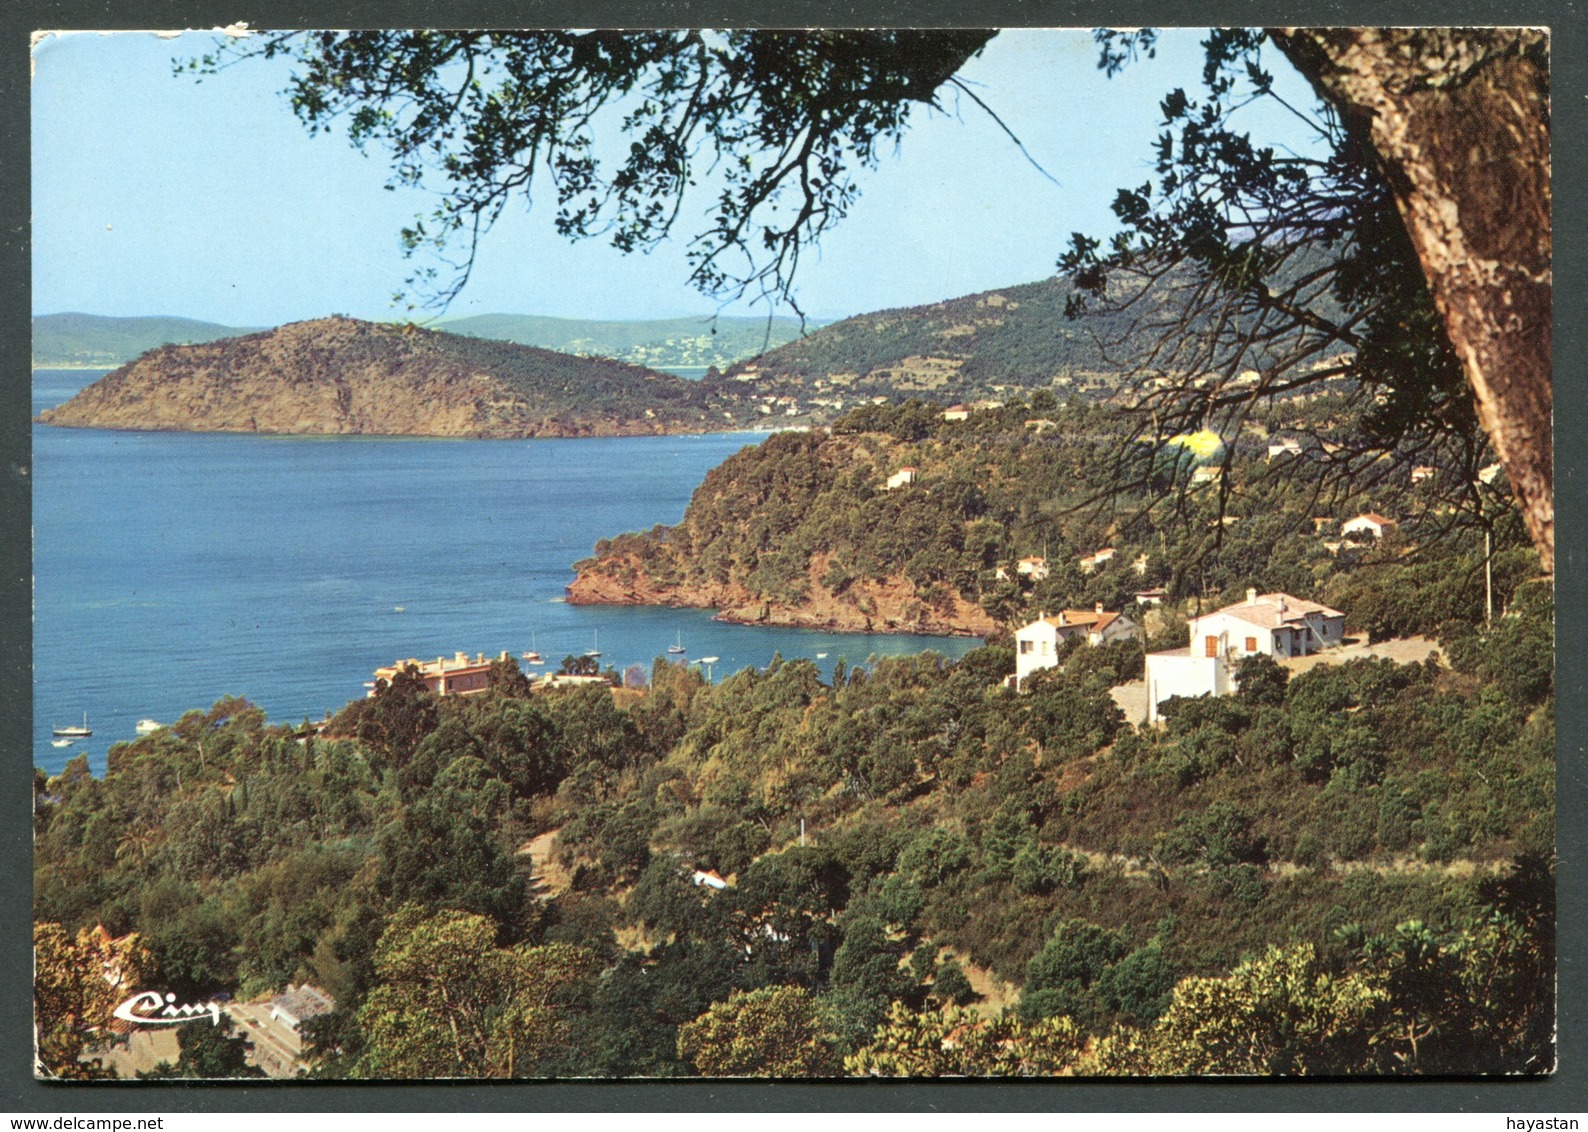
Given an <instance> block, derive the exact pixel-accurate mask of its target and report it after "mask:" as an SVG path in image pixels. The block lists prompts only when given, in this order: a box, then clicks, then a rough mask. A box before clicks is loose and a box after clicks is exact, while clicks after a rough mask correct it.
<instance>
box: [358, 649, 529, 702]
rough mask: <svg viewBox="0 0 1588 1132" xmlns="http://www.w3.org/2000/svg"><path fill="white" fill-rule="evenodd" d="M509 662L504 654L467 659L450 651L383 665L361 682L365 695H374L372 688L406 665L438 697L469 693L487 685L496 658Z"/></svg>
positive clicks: (480, 690)
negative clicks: (415, 670)
mask: <svg viewBox="0 0 1588 1132" xmlns="http://www.w3.org/2000/svg"><path fill="white" fill-rule="evenodd" d="M501 660H506V661H509V662H510V663H517V662H516V661H513V660H512V658H511V657H509V656H508V654H507V653H505V652H504V653H503V654H502V655H501V656H499V657H495V658H487V657H486V655H485V654H484V653H478V654H476V655H475V657H474V659H473V660H470V659H469V654H468V653H466V652H459V653H453V654H452V657H451V659H448V658H447V657H444V656H438V657H436V659H434V660H414V659H411V658H410V659H408V660H399V661H397V662H395V663H394V664H391V665H388V666H387V667H385V668H377V669H376V670H375V679H374V680H372V681H370V682H369V683H368V684H366V685H365V687H366V688H368V689H369V694H370V695H371V696H374V694H375V689H376V687H377V686H378V684H379V683H380V681H382V680H384V681H386V682H387V683H388V684H389V683H391V682H392V681H393V680H394V679H396V677H397V674H398V673H399V672H401V671H403V670H404V669H406V668H409V667H412V668H414V669H417V670H418V672H419V679H421V680H423V681H424V682H425V687H426V688H428V689H430V691H432V692H434V693H435V694H436V695H438V696H471V695H476V694H478V693H480V692H483V691H485V690H486V689H487V688H488V687H490V684H491V665H493V664H495V663H496V662H497V661H501Z"/></svg>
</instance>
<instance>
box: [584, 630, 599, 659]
mask: <svg viewBox="0 0 1588 1132" xmlns="http://www.w3.org/2000/svg"><path fill="white" fill-rule="evenodd" d="M594 633H595V648H593V649H591V650H590V651H589V652H587V653H585V656H589V657H597V656H600V655H601V630H599V629H596V630H594Z"/></svg>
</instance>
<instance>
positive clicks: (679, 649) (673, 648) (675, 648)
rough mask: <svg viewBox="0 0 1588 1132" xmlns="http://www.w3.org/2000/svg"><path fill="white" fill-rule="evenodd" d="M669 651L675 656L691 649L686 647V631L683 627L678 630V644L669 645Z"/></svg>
mask: <svg viewBox="0 0 1588 1132" xmlns="http://www.w3.org/2000/svg"><path fill="white" fill-rule="evenodd" d="M667 651H668V652H669V653H671V654H672V655H674V656H677V655H679V654H680V653H684V652H687V651H689V650H687V649H686V648H684V631H683V630H682V629H680V630H679V631H678V643H677V644H676V645H668V646H667Z"/></svg>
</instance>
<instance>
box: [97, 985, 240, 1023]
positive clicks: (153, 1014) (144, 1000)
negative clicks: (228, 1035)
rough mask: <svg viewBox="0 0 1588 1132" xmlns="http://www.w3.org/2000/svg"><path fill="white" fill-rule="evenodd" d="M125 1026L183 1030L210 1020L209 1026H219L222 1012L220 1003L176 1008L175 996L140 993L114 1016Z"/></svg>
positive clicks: (148, 992) (122, 1006)
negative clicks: (164, 1027) (192, 1024)
mask: <svg viewBox="0 0 1588 1132" xmlns="http://www.w3.org/2000/svg"><path fill="white" fill-rule="evenodd" d="M111 1013H112V1014H113V1015H114V1016H115V1017H117V1018H120V1019H121V1020H122V1021H123V1022H135V1023H137V1024H138V1025H140V1026H180V1025H182V1024H183V1023H184V1022H192V1021H194V1020H196V1019H199V1018H202V1017H204V1016H205V1015H208V1016H209V1020H210V1025H212V1026H218V1025H220V1021H221V1008H220V1005H219V1004H218V1003H214V1002H206V1003H204V1004H202V1005H199V1006H194V1005H191V1004H188V1003H184V1004H183V1005H181V1006H178V1005H176V995H174V994H169V993H168V994H165V995H162V994H161V993H160V992H159V991H140V992H139V993H137V994H135V995H133V996H132V997H131V998H129V999H128V1000H127V1001H126V1002H124V1003H122V1004H121V1005H120V1006H118V1007H116V1009H115V1010H113V1011H112V1012H111Z"/></svg>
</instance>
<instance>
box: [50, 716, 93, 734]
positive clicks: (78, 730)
mask: <svg viewBox="0 0 1588 1132" xmlns="http://www.w3.org/2000/svg"><path fill="white" fill-rule="evenodd" d="M93 733H94V732H93V729H92V728H90V727H89V726H88V713H87V712H86V711H85V712H84V713H83V725H82V726H81V727H79V726H77V725H76V724H75V723H74V724H72V725H71V726H69V727H57V728H55V729H54V732H53V734H54V735H55V737H56V738H58V739H59V738H66V739H86V738H88V737H89V736H90V735H92V734H93Z"/></svg>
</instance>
